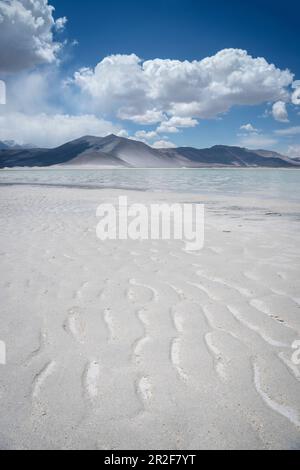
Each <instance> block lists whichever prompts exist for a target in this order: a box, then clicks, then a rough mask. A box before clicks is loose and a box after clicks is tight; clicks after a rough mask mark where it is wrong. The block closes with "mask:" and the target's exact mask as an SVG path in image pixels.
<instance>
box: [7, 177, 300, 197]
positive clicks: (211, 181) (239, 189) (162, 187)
mask: <svg viewBox="0 0 300 470" xmlns="http://www.w3.org/2000/svg"><path fill="white" fill-rule="evenodd" d="M1 184H2V185H3V184H38V185H57V186H79V187H80V186H84V187H91V188H93V187H94V188H122V189H137V190H143V191H170V192H182V193H187V192H188V193H196V194H198V193H199V194H210V195H212V194H217V195H223V196H245V197H256V198H261V199H264V198H266V199H273V198H275V199H280V200H282V201H293V202H300V170H285V169H175V170H170V169H167V170H163V169H157V170H156V169H155V170H152V169H151V170H136V169H129V170H128V169H113V170H108V169H99V170H81V169H80V170H74V169H72V170H67V169H59V170H58V169H43V170H9V171H7V170H1V171H0V185H1Z"/></svg>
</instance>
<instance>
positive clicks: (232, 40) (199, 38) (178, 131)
mask: <svg viewBox="0 0 300 470" xmlns="http://www.w3.org/2000/svg"><path fill="white" fill-rule="evenodd" d="M18 1H19V3H20V4H21V6H22V7H24V5H25V4H26V1H25V0H18ZM39 2H40V3H41V8H40V11H39V12H36V11H35V12H31V13H32V15H33V16H34V17H36V16H37V15H41V17H43V18H46V22H47V24H48V30H47V33H48V36H47V37H46V35H45V31H43V32H42V33H41V32H40V31H38V32H37V31H33V32H32V35H36V34H41V35H42V40H43V42H44V43H46V46H47V47H46V49H47V56H46V57H44V55H43V54H42V53H41V51H39V50H36V49H35V50H32V51H30V54H29V51H14V50H12V51H9V56H10V57H11V58H13V59H10V63H8V62H9V61H8V59H7V57H5V55H4V53H3V51H2V56H1V47H3V48H4V46H0V79H1V78H2V79H5V81H6V82H7V88H8V97H9V98H10V102H9V103H8V106H7V108H6V111H5V112H6V113H7V122H9V121H10V119H11V122H13V114H12V113H19V114H20V113H23V114H22V117H20V116H19V117H18V119H20V122H21V123H22V122H25V123H27V126H28V132H27V133H26V132H25V131H23V133H22V135H19V134H18V130H17V129H13V125H11V127H10V128H8V125H6V128H5V129H4V130H2V133H3V136H1V127H0V139H1V138H3V137H15V139H17V140H25V139H26V140H28V139H31V141H33V140H36V143H37V144H43V143H44V142H43V140H44V141H45V145H47V146H51V141H50V137H51V136H52V133H51V129H52V128H53V127H55V126H57V122H56V121H55V119H56V120H58V124H59V125H58V127H59V128H60V131H57V135H58V137H57V139H56V138H54V137H53V138H52V140H53V145H55V144H57V143H60V141H63V140H64V139H66V140H67V139H68V137H70V136H73V134H74V135H75V133H76V132H78V133H80V132H84V133H95V131H96V132H97V133H99V134H105V133H107V132H110V131H115V133H118V132H119V133H120V135H124V136H127V135H128V136H130V137H133V138H138V139H140V140H144V141H145V142H147V143H149V144H151V145H156V146H159V144H160V143H161V145H162V146H167V145H168V143H170V145H185V146H188V145H191V146H196V147H206V146H212V145H215V144H230V145H242V146H248V147H264V148H272V149H276V150H279V151H282V152H284V153H289V154H290V155H292V156H298V155H300V114H299V113H300V106H299V104H300V103H299V101H300V100H299V95H298V94H297V90H298V89H299V86H298V84H297V83H293V82H294V81H295V80H300V61H299V44H300V40H299V39H300V38H299V26H298V25H299V15H300V5H299V2H296V1H291V2H289V3H288V4H287V6H284V5H282V4H281V5H279V4H278V5H277V4H276V3H275V2H271V1H267V0H264V1H256V0H253V1H251V2H240V1H235V0H232V1H228V2H224V1H222V2H221V1H214V2H201V1H196V0H152V1H147V0H144V1H136V0H127V1H124V0H123V1H122V0H111V1H109V2H108V1H104V0H102V1H101V2H100V1H96V0H85V1H80V0H77V1H73V0H49V1H48V3H47V1H46V0H39ZM1 3H2V4H4V3H6V6H7V4H9V3H11V1H10V0H4V1H2V2H1V1H0V10H1ZM22 3H23V5H22ZM48 5H52V6H54V7H55V12H53V11H52V10H47V8H48ZM2 13H3V12H2ZM15 14H18V16H17V17H16V18H18V21H20V25H19V27H18V34H21V33H20V31H21V32H22V26H23V23H24V21H25V20H24V18H23V17H22V16H21V14H20V11H19V12H17V13H15ZM58 18H66V19H67V20H62V21H61V22H60V23H57V24H56V25H55V24H54V21H56V20H57V19H58ZM15 23H16V21H15ZM5 26H6V27H5V28H4V30H3V29H2V33H1V31H0V44H1V39H4V41H2V44H6V48H9V47H10V46H11V44H10V43H9V37H11V36H10V33H11V31H13V25H12V24H9V20H7V24H5ZM27 30H28V28H27V29H26V31H27ZM24 31H25V28H24ZM49 33H50V34H51V38H49ZM1 34H2V36H4V34H6V37H2V38H1ZM24 34H25V32H24ZM7 38H8V39H7ZM5 41H6V42H5ZM23 42H24V43H26V44H27V43H29V42H30V41H23ZM20 43H22V37H21V38H20ZM75 43H76V44H75ZM32 47H33V49H34V48H36V45H35V44H34V45H33V46H32ZM43 47H44V49H45V45H44V46H43ZM224 50H228V51H229V52H227V53H223V54H222V53H220V52H221V51H224ZM241 50H242V51H246V52H245V54H246V55H245V56H243V54H242V53H241V52H238V51H241ZM21 52H22V54H21ZM26 54H28V61H27V63H25V62H26V60H25V59H24V57H25V58H27V55H26ZM132 54H134V56H133V55H132ZM42 55H43V57H41V56H42ZM110 56H115V57H116V59H114V60H113V64H112V63H110V62H109V60H108V58H109V57H110ZM1 58H2V59H3V63H4V65H5V66H3V67H2V71H1ZM205 58H209V59H208V63H207V64H206V63H205V65H204V64H202V63H200V62H201V61H203V59H205ZM257 58H263V59H264V61H265V63H264V64H260V63H259V62H258V61H257ZM156 59H160V60H161V62H160V63H159V64H158V63H157V62H156ZM5 60H6V62H7V63H5ZM13 60H14V61H15V63H13ZM103 61H104V62H103ZM144 61H147V63H148V66H147V67H144V65H143V64H144ZM171 61H180V62H181V64H179V65H177V66H176V67H175V71H174V73H173V72H170V69H172V67H173V64H174V63H171ZM184 61H186V62H184ZM193 61H197V65H193ZM97 64H100V67H98V69H97V70H95V67H96V66H97ZM228 64H229V65H228ZM271 64H274V65H275V67H274V69H271ZM83 68H84V70H85V71H83ZM158 68H159V72H157V69H158ZM262 69H263V70H262ZM287 69H288V70H289V71H290V74H289V76H288V75H287V74H285V71H286V70H287ZM172 70H173V69H172ZM1 73H2V77H1ZM170 73H171V75H170ZM172 73H173V75H172ZM153 74H156V75H155V76H154V75H153ZM207 74H210V77H209V78H207ZM237 74H240V76H239V77H240V78H237ZM251 74H252V75H253V76H251ZM131 77H132V79H131ZM168 77H169V78H168ZM185 81H186V82H185ZM241 81H242V82H245V83H243V84H242V85H241V86H240V83H241ZM173 82H174V83H173ZM21 84H23V85H21ZM268 84H269V89H268ZM193 86H194V92H193V90H192V88H193ZM20 88H21V89H22V98H20V91H19V89H20ZM239 88H241V89H239ZM185 90H187V91H186V92H185ZM118 100H119V101H118ZM16 103H18V105H17V104H16ZM1 113H2V114H3V113H4V111H3V110H1ZM153 113H154V114H155V116H157V118H153ZM23 115H26V116H23ZM27 115H28V116H27ZM30 116H31V121H30V122H31V123H32V125H30V124H29V119H30ZM38 116H39V121H41V122H43V126H44V128H45V129H47V127H49V129H48V132H44V133H43V130H41V131H40V132H38V130H37V129H38V126H37V123H36V122H37V121H38V119H37V117H38ZM57 116H59V119H58V118H57ZM145 116H146V118H145ZM54 117H55V118H54ZM22 119H23V121H22ZM97 120H99V122H98V121H97ZM67 121H68V122H67ZM70 127H72V130H70V129H69V128H70ZM89 130H90V132H88V131H89ZM14 131H15V132H14ZM34 132H36V133H39V135H40V136H41V137H40V141H39V139H38V138H35V134H34ZM47 136H48V137H47Z"/></svg>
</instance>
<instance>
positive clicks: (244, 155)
mask: <svg viewBox="0 0 300 470" xmlns="http://www.w3.org/2000/svg"><path fill="white" fill-rule="evenodd" d="M50 166H59V167H62V168H68V167H69V168H70V167H75V168H77V167H80V168H95V167H100V168H101V167H104V168H105V167H106V168H107V167H108V168H118V167H121V168H122V167H123V168H201V167H202V168H224V167H225V168H226V167H269V168H270V167H271V168H297V167H298V168H300V161H299V159H291V158H288V157H286V156H284V155H281V154H279V153H277V152H272V151H269V150H249V149H246V148H241V147H232V146H226V145H215V146H214V147H211V148H206V149H197V148H193V147H178V148H169V149H154V148H152V147H150V146H148V145H146V144H145V143H143V142H139V141H137V140H131V139H126V138H124V137H118V136H116V135H113V134H111V135H108V136H106V137H93V136H84V137H81V138H80V139H76V140H73V141H71V142H68V143H66V144H64V145H61V146H59V147H57V148H54V149H45V148H31V146H28V145H27V146H23V147H21V146H19V145H16V144H14V143H13V142H11V141H9V142H7V141H4V142H1V141H0V168H15V167H31V168H32V167H50Z"/></svg>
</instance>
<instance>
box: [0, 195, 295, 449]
mask: <svg viewBox="0 0 300 470" xmlns="http://www.w3.org/2000/svg"><path fill="white" fill-rule="evenodd" d="M122 194H127V195H128V197H129V200H130V202H134V201H138V202H141V201H144V202H154V201H163V200H166V199H168V200H174V201H175V200H177V201H181V202H188V201H192V200H194V201H198V202H202V201H203V199H202V198H200V197H199V196H195V195H194V196H188V195H180V196H179V195H162V194H150V193H142V192H125V191H122ZM118 195H119V191H117V190H88V189H74V188H72V189H70V188H48V187H45V188H39V187H5V188H4V187H2V188H1V189H0V204H1V221H0V242H1V245H0V259H1V284H0V294H1V304H0V305H1V310H0V312H1V313H0V315H1V323H0V340H3V341H5V342H6V346H7V365H6V366H1V365H0V447H1V448H5V449H28V448H34V449H41V448H42V449H54V448H55V449H211V448H216V449H274V448H276V449H295V448H300V393H299V392H300V383H299V380H300V374H299V371H300V366H296V365H295V364H293V363H292V361H291V357H292V354H293V352H294V350H293V349H292V343H293V342H294V341H295V340H296V339H300V262H299V261H300V244H299V225H300V222H299V221H298V222H297V221H296V220H293V219H292V217H291V216H287V215H286V214H285V213H286V212H287V209H288V210H289V211H290V212H295V213H296V212H300V210H299V207H297V206H296V205H295V206H294V207H290V206H289V207H278V204H277V203H276V202H273V203H272V202H270V201H268V202H267V201H265V202H261V203H259V202H258V201H241V200H236V199H235V200H232V201H222V199H220V198H218V199H217V198H212V199H211V200H210V201H207V219H206V241H205V247H204V249H203V250H202V251H200V252H197V253H192V254H188V253H186V252H185V251H183V249H182V248H183V247H184V245H183V243H181V242H178V241H176V242H174V241H169V242H166V241H165V242H162V241H160V242H154V241H153V242H152V241H149V242H133V241H123V242H118V241H109V242H105V243H101V242H100V241H99V240H98V239H97V238H96V234H95V228H96V224H97V218H96V216H95V214H96V208H97V206H98V204H100V203H101V202H109V201H115V202H116V198H117V197H118ZM281 210H282V211H283V212H284V215H283V216H282V217H279V216H276V215H274V214H273V215H272V214H271V215H266V213H268V212H270V211H273V212H278V211H281Z"/></svg>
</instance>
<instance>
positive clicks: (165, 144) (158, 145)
mask: <svg viewBox="0 0 300 470" xmlns="http://www.w3.org/2000/svg"><path fill="white" fill-rule="evenodd" d="M152 147H153V148H155V149H169V148H176V147H177V146H176V145H175V144H174V143H173V142H170V141H169V140H157V141H156V142H154V144H152Z"/></svg>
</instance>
